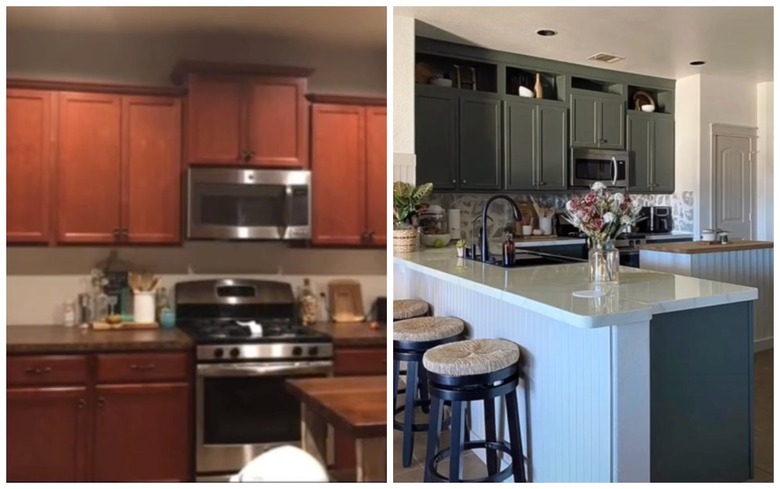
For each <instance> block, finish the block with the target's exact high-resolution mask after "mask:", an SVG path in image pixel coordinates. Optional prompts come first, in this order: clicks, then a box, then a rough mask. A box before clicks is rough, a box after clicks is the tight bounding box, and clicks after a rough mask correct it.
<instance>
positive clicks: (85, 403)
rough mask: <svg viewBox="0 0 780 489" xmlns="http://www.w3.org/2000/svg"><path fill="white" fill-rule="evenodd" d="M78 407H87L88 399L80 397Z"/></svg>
mask: <svg viewBox="0 0 780 489" xmlns="http://www.w3.org/2000/svg"><path fill="white" fill-rule="evenodd" d="M78 407H79V409H84V408H85V407H87V401H85V400H84V399H79V402H78Z"/></svg>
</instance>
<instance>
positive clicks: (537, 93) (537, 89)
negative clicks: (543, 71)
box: [534, 73, 544, 98]
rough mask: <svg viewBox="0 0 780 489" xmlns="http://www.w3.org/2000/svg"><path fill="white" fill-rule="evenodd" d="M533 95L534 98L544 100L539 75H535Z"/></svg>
mask: <svg viewBox="0 0 780 489" xmlns="http://www.w3.org/2000/svg"><path fill="white" fill-rule="evenodd" d="M534 95H535V96H536V98H544V92H542V78H541V76H540V75H539V73H537V74H536V84H534Z"/></svg>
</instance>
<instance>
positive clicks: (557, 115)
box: [504, 101, 568, 190]
mask: <svg viewBox="0 0 780 489" xmlns="http://www.w3.org/2000/svg"><path fill="white" fill-rule="evenodd" d="M566 128H567V119H566V107H563V106H554V105H549V106H548V105H539V104H536V103H533V102H520V101H513V102H504V131H505V132H504V140H505V158H504V161H505V168H504V175H505V178H504V180H505V181H504V183H505V187H504V188H506V189H507V190H565V189H566V165H567V162H568V157H567V147H566V141H567V134H566V130H567V129H566Z"/></svg>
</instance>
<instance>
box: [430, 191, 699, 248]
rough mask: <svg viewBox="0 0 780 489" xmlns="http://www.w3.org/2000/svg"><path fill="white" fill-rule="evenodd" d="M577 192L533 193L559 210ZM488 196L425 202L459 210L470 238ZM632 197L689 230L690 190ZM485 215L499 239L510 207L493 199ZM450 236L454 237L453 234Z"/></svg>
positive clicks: (521, 197)
mask: <svg viewBox="0 0 780 489" xmlns="http://www.w3.org/2000/svg"><path fill="white" fill-rule="evenodd" d="M581 194H582V193H581V192H578V193H560V194H545V195H534V199H535V200H536V202H537V203H538V204H540V205H543V206H546V207H555V208H556V209H558V210H563V208H564V206H565V205H566V201H568V200H570V199H571V198H573V197H574V196H576V195H581ZM490 197H491V195H489V194H455V193H438V194H437V193H434V194H433V195H431V198H430V199H429V203H431V204H438V205H440V206H442V207H444V208H445V209H460V222H461V232H462V234H463V239H465V240H466V241H469V242H470V241H471V240H472V233H473V229H474V226H472V221H473V220H474V219H475V218H476V217H478V216H480V215H481V214H482V208H483V207H484V206H485V202H487V200H488V199H489V198H490ZM511 197H512V198H513V199H514V200H515V202H517V203H521V202H531V196H530V195H527V194H515V195H511ZM631 197H632V198H635V199H638V200H639V201H640V202H641V203H642V205H643V206H651V205H665V206H671V208H672V219H673V223H674V226H673V230H674V231H677V232H693V192H692V191H684V192H676V193H673V194H666V195H643V194H631ZM488 215H489V216H490V217H491V218H493V220H492V221H490V220H488V233H489V234H488V235H489V236H491V237H495V238H499V237H501V234H502V229H503V227H504V224H505V223H506V222H507V221H508V220H509V219H510V216H511V214H510V210H509V207H508V206H507V204H506V202H503V201H500V200H499V201H496V202H494V203H493V204H491V206H490V212H489V213H488ZM453 238H455V237H454V236H453Z"/></svg>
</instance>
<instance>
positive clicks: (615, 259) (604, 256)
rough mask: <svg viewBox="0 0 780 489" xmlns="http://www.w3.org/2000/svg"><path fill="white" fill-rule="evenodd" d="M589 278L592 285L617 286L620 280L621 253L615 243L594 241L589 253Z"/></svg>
mask: <svg viewBox="0 0 780 489" xmlns="http://www.w3.org/2000/svg"><path fill="white" fill-rule="evenodd" d="M588 276H589V279H590V282H591V283H595V284H616V283H618V281H619V279H620V252H618V250H617V248H615V242H614V241H613V240H608V241H606V242H599V241H594V242H593V246H591V248H590V251H589V252H588Z"/></svg>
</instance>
